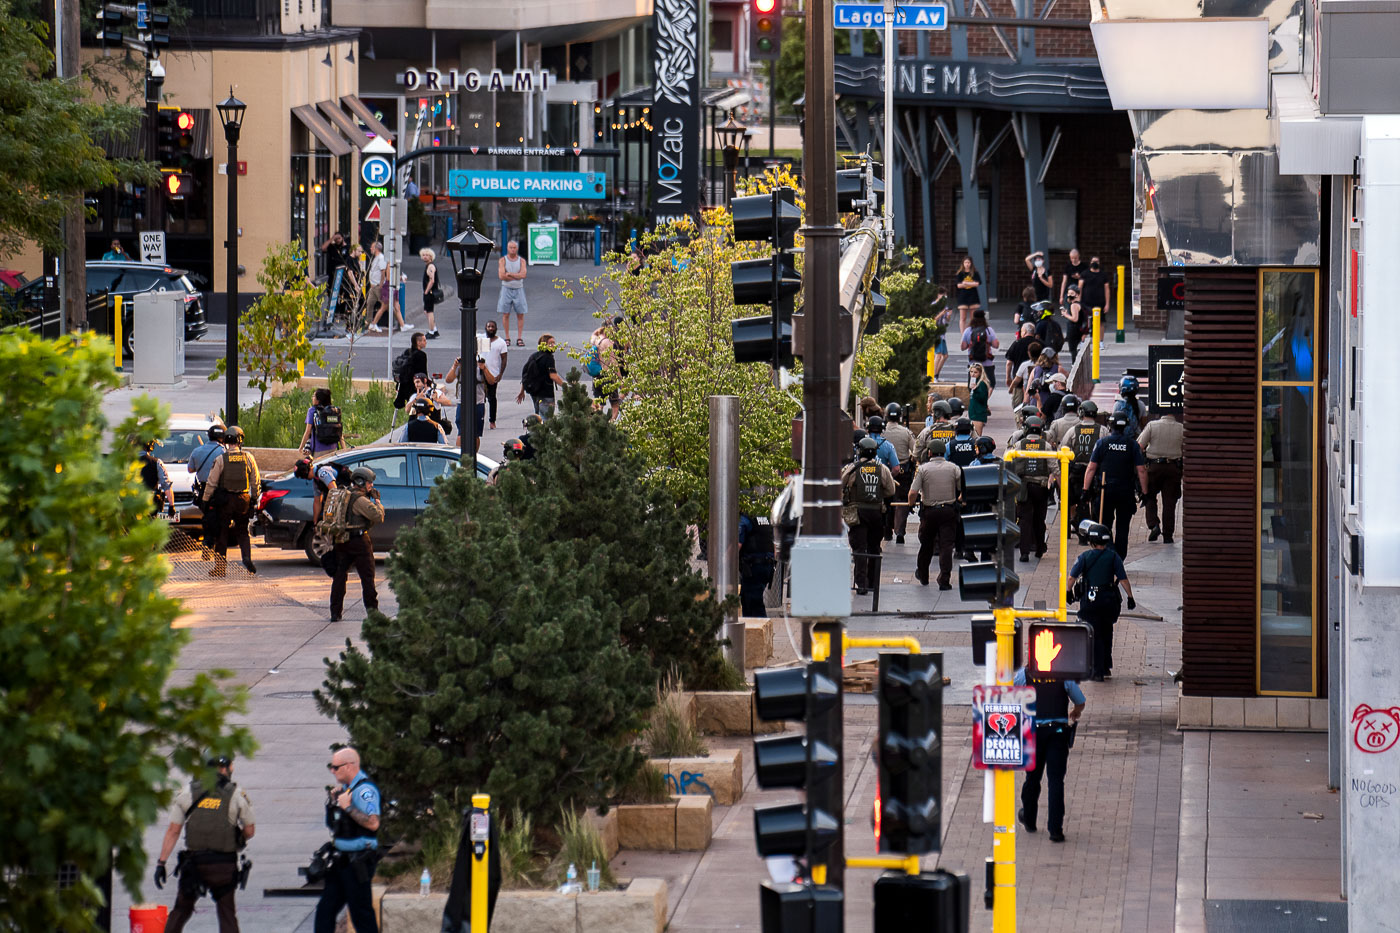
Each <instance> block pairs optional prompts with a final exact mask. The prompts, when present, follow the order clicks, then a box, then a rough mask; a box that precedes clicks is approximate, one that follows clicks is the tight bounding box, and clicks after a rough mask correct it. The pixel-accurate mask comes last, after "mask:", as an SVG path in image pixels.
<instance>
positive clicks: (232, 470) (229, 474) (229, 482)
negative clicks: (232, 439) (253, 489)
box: [219, 450, 248, 496]
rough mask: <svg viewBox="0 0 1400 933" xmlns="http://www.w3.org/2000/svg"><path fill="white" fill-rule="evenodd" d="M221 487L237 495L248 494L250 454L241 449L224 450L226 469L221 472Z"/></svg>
mask: <svg viewBox="0 0 1400 933" xmlns="http://www.w3.org/2000/svg"><path fill="white" fill-rule="evenodd" d="M219 488H220V489H224V490H227V491H228V492H231V493H233V494H234V495H235V496H246V495H247V494H248V455H247V454H246V453H244V452H243V451H241V450H228V451H225V452H224V471H223V472H222V473H220V474H219Z"/></svg>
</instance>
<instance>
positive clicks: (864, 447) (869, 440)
mask: <svg viewBox="0 0 1400 933" xmlns="http://www.w3.org/2000/svg"><path fill="white" fill-rule="evenodd" d="M856 446H857V447H859V448H860V459H862V460H874V459H875V451H877V450H879V449H880V442H879V441H877V440H875V438H873V437H862V438H861V439H860V443H859V444H857V445H856Z"/></svg>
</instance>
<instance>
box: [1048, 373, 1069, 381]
mask: <svg viewBox="0 0 1400 933" xmlns="http://www.w3.org/2000/svg"><path fill="white" fill-rule="evenodd" d="M1050 381H1051V382H1059V383H1064V382H1068V381H1069V380H1067V379H1066V378H1065V374H1064V373H1055V375H1053V376H1051V377H1050Z"/></svg>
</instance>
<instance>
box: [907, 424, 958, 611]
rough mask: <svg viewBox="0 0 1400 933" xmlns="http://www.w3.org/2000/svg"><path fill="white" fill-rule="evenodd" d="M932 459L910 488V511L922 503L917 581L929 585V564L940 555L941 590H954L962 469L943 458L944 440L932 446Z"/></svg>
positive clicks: (921, 467)
mask: <svg viewBox="0 0 1400 933" xmlns="http://www.w3.org/2000/svg"><path fill="white" fill-rule="evenodd" d="M928 450H929V460H928V462H927V463H925V464H923V465H922V466H920V467H919V471H918V472H917V473H915V474H914V481H913V483H911V484H910V486H909V502H908V506H909V509H910V510H911V511H912V510H913V508H914V506H916V505H918V504H919V503H920V502H922V503H923V505H922V506H921V507H920V508H919V557H918V563H917V564H916V565H915V569H914V578H915V579H916V580H918V581H919V582H920V583H921V584H923V585H924V586H928V572H929V565H930V564H931V563H932V562H933V555H934V553H935V552H937V554H938V588H939V589H940V590H951V589H952V588H953V549H954V547H956V545H957V540H958V526H959V525H960V524H961V521H962V520H961V518H960V517H959V515H958V489H959V488H960V486H961V483H962V469H961V468H959V467H958V466H956V465H955V464H952V463H949V462H948V461H947V460H946V459H944V454H946V453H947V449H946V447H945V446H944V444H943V442H942V441H938V440H936V441H933V442H931V443H930V444H929V448H928Z"/></svg>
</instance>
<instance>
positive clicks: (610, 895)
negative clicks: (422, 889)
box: [379, 878, 667, 933]
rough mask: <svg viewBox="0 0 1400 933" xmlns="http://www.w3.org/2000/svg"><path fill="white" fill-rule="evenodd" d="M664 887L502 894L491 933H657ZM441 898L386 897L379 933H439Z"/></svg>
mask: <svg viewBox="0 0 1400 933" xmlns="http://www.w3.org/2000/svg"><path fill="white" fill-rule="evenodd" d="M666 893H667V892H666V882H665V881H664V880H662V879H660V878H633V879H631V880H630V881H627V882H624V883H623V886H622V887H620V888H619V889H617V890H614V891H584V892H583V893H581V894H559V893H557V892H554V891H502V892H501V893H500V896H499V897H498V898H497V900H496V909H495V911H494V913H493V916H492V918H491V933H553V931H561V933H562V931H568V933H662V931H663V930H665V928H666V903H667V902H666ZM446 906H447V895H446V894H445V893H440V894H429V895H428V896H427V897H422V896H420V895H418V894H411V893H410V894H386V895H385V896H384V898H383V901H382V902H381V907H380V918H381V919H380V926H379V929H380V931H381V933H440V931H441V930H442V911H443V909H444V908H445V907H446Z"/></svg>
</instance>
